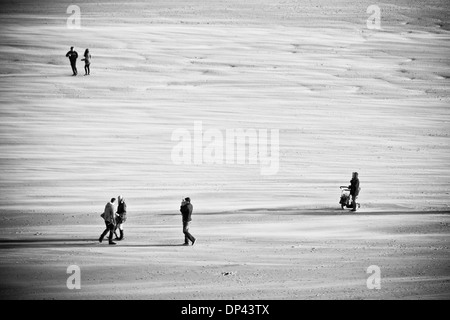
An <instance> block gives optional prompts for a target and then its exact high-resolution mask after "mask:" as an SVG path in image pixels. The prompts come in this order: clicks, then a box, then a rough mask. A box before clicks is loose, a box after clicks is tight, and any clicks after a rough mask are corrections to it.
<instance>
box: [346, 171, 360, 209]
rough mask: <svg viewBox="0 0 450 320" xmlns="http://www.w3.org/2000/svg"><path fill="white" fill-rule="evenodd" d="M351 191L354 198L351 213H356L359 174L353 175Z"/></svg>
mask: <svg viewBox="0 0 450 320" xmlns="http://www.w3.org/2000/svg"><path fill="white" fill-rule="evenodd" d="M348 188H349V189H350V195H351V197H352V206H353V209H352V210H351V211H356V198H357V197H358V195H359V190H360V188H359V179H358V172H353V174H352V180H350V185H349V186H348Z"/></svg>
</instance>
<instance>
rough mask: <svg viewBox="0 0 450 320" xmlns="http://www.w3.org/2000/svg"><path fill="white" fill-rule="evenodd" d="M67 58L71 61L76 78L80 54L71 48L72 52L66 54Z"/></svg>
mask: <svg viewBox="0 0 450 320" xmlns="http://www.w3.org/2000/svg"><path fill="white" fill-rule="evenodd" d="M66 57H68V58H69V60H70V66H71V67H72V71H73V76H76V75H77V74H78V71H77V59H78V53H77V52H76V51H74V50H73V47H70V51H69V52H67V53H66Z"/></svg>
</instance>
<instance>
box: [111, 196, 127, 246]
mask: <svg viewBox="0 0 450 320" xmlns="http://www.w3.org/2000/svg"><path fill="white" fill-rule="evenodd" d="M117 199H118V202H119V203H118V204H117V216H116V227H115V229H114V234H115V236H116V239H114V240H119V241H120V240H123V224H124V223H125V221H126V220H127V204H126V203H125V200H124V199H123V197H122V196H118V197H117ZM117 229H119V231H120V237H118V236H117V233H116V230H117Z"/></svg>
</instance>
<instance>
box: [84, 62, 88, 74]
mask: <svg viewBox="0 0 450 320" xmlns="http://www.w3.org/2000/svg"><path fill="white" fill-rule="evenodd" d="M87 74H88V71H87V65H85V66H84V75H85V76H87Z"/></svg>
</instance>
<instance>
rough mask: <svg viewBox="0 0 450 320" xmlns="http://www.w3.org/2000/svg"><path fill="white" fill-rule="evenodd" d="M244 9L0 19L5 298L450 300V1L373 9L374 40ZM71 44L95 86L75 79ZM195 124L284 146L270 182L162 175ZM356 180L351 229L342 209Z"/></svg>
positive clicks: (328, 22)
mask: <svg viewBox="0 0 450 320" xmlns="http://www.w3.org/2000/svg"><path fill="white" fill-rule="evenodd" d="M241 2H242V1H230V0H227V1H181V0H180V1H151V2H150V3H146V2H142V1H126V2H122V3H119V2H110V1H103V2H91V1H79V2H78V4H79V5H80V7H81V18H82V19H81V26H82V28H81V29H80V30H69V29H67V26H66V19H67V17H68V16H69V15H68V14H66V9H67V7H68V5H70V4H72V3H70V2H69V1H57V2H55V1H49V0H47V1H15V2H14V3H8V4H2V7H1V12H0V19H1V20H0V21H1V22H0V28H1V30H0V31H1V32H0V92H1V94H0V251H1V254H0V297H1V298H3V299H4V298H14V299H15V298H32V299H43V298H64V299H72V298H88V299H95V298H150V299H161V298H164V299H172V298H174V299H183V298H195V299H204V298H231V299H232V298H252V299H258V298H268V299H278V298H279V299H285V298H294V299H295V298H308V299H309V298H312V299H317V298H333V299H334V298H369V299H370V298H376V299H378V298H414V299H423V298H446V299H448V298H449V296H450V282H449V277H450V265H449V263H448V261H449V222H450V221H449V220H450V219H449V216H448V213H449V204H450V202H449V199H450V196H449V194H450V171H449V169H448V163H450V143H449V142H450V141H449V137H450V125H449V122H450V109H449V102H450V101H449V100H450V99H449V91H448V89H449V78H450V64H449V62H450V58H449V57H450V41H449V40H450V32H449V30H450V27H449V21H448V17H449V16H450V4H449V3H448V1H444V0H442V1H429V2H427V4H423V2H422V1H396V2H395V4H387V3H386V4H385V3H383V4H380V7H381V27H382V29H381V30H369V29H367V27H366V19H367V18H368V16H369V14H367V13H366V9H367V7H368V6H369V5H372V4H373V3H372V1H355V0H349V1H344V0H340V1H332V3H329V2H328V1H314V2H312V1H291V0H288V1H249V2H247V1H246V2H245V4H242V3H241ZM72 45H73V46H75V49H76V50H77V51H78V53H79V55H80V56H81V55H82V53H83V52H84V49H85V48H90V50H91V54H92V65H91V75H90V76H88V77H85V76H82V74H83V73H84V72H83V62H81V61H78V70H79V76H78V77H72V76H71V70H70V66H69V63H68V60H67V58H65V53H66V52H67V51H68V49H69V47H70V46H72ZM195 121H201V122H202V124H203V127H204V129H205V130H207V129H218V130H220V131H221V132H225V130H226V129H232V128H243V129H263V130H270V129H278V130H279V135H280V139H279V142H280V150H279V155H280V156H279V170H278V172H277V174H275V175H269V176H264V175H261V164H260V163H258V164H256V165H250V164H241V165H237V164H228V165H220V164H214V165H210V164H201V165H176V164H174V163H173V161H172V158H171V153H172V150H173V148H174V146H175V145H176V142H174V141H172V140H171V136H172V133H173V132H174V131H175V130H177V129H187V130H189V131H190V132H193V128H194V122H195ZM352 171H358V172H360V179H361V187H362V191H361V195H360V199H359V200H360V202H361V204H362V208H361V211H360V212H359V213H358V214H357V215H350V214H348V213H347V212H346V211H340V210H339V208H338V200H339V195H340V194H339V189H338V187H339V186H340V185H346V184H348V181H349V179H350V175H351V172H352ZM118 194H123V195H124V196H125V198H126V200H127V203H128V207H129V220H128V222H127V224H126V241H125V242H122V243H120V245H119V246H117V247H114V248H111V247H109V246H107V245H106V244H104V243H103V244H101V245H100V244H98V243H97V242H96V239H97V238H98V235H99V234H100V232H101V231H102V228H103V225H102V221H101V219H100V217H99V214H100V213H101V212H102V210H103V207H104V204H105V203H106V201H107V200H108V199H109V198H111V197H112V196H117V195H118ZM183 196H190V197H191V198H192V199H193V203H194V208H195V211H194V222H193V226H192V231H193V233H194V235H196V236H198V238H199V243H198V245H196V246H195V247H192V248H190V247H189V248H186V247H181V246H178V245H179V244H180V243H181V242H182V234H181V233H180V232H181V226H180V221H179V220H180V217H179V215H178V205H179V202H180V199H181V197H183ZM69 264H77V265H79V266H80V268H81V270H82V290H80V291H73V290H68V289H67V288H66V285H65V281H66V279H67V276H68V275H67V274H66V273H65V272H66V268H67V266H68V265H69ZM370 265H378V266H379V267H380V268H381V272H382V289H381V290H368V289H367V287H366V279H367V277H368V275H367V274H366V270H367V267H369V266H370ZM222 273H229V274H228V275H222Z"/></svg>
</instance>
